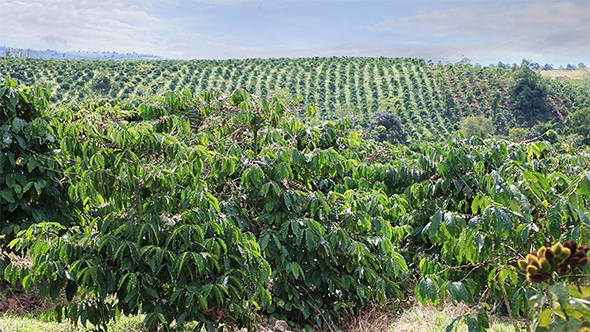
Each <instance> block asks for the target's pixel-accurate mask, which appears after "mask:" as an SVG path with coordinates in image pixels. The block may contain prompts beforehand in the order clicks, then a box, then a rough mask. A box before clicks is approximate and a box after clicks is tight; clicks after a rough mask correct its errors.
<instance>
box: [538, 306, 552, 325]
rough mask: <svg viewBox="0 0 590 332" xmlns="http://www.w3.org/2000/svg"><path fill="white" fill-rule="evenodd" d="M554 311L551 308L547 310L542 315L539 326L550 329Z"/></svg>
mask: <svg viewBox="0 0 590 332" xmlns="http://www.w3.org/2000/svg"><path fill="white" fill-rule="evenodd" d="M552 316H553V311H552V310H551V309H549V308H546V309H545V310H543V312H542V313H541V317H539V326H541V327H545V328H549V326H551V322H552V321H553V317H552Z"/></svg>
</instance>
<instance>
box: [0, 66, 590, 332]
mask: <svg viewBox="0 0 590 332" xmlns="http://www.w3.org/2000/svg"><path fill="white" fill-rule="evenodd" d="M400 66H401V65H400ZM463 66H467V65H461V66H459V65H457V67H459V68H455V67H449V68H447V69H448V70H451V69H452V70H457V71H459V69H461V70H463V68H465V67H463ZM402 70H403V68H402ZM404 75H405V74H404ZM413 75H414V76H416V75H417V74H415V73H414V74H413ZM407 76H408V77H410V76H412V75H411V73H409V72H408V73H407ZM409 101H410V104H412V103H414V102H416V100H415V99H412V98H410V99H409ZM295 104H298V105H300V106H299V107H300V108H295V109H294V108H293V107H291V106H293V105H295ZM404 109H406V110H407V109H408V108H407V107H406V108H404ZM410 109H411V108H410ZM317 114H318V109H317V108H315V107H313V106H309V105H301V104H300V101H299V100H297V101H294V102H290V101H286V100H283V99H280V98H277V97H275V98H269V99H267V98H263V97H261V96H258V95H253V94H249V93H246V92H243V91H239V90H238V91H236V92H234V93H233V94H231V95H223V94H221V93H215V94H211V93H203V94H201V95H200V96H197V95H194V94H193V93H192V92H190V91H188V90H183V91H182V92H169V93H166V94H165V95H163V96H162V97H161V98H160V99H159V100H157V101H153V102H151V103H147V102H141V101H125V102H123V101H118V100H114V101H109V100H87V101H85V102H82V103H79V104H74V105H70V106H62V107H60V108H58V109H56V110H54V111H53V113H52V114H51V115H52V121H51V127H52V128H53V133H54V135H55V137H56V138H57V139H58V140H59V144H60V146H59V147H60V153H59V155H58V157H59V159H60V164H61V165H64V166H63V169H62V171H63V174H62V180H61V181H62V182H63V183H67V184H68V190H67V193H68V199H69V200H70V201H71V207H72V208H73V209H75V211H72V215H76V216H77V218H76V219H75V222H73V223H72V224H70V225H69V227H64V226H63V225H61V224H60V223H56V222H43V223H39V224H36V225H34V226H32V227H30V228H28V229H26V230H23V231H21V233H20V235H19V236H18V237H17V238H16V239H15V240H13V241H12V242H11V246H12V248H14V249H15V250H17V249H18V250H21V251H27V250H28V254H29V255H31V257H34V260H33V263H32V265H31V266H30V267H26V266H20V265H17V264H15V263H13V264H10V265H8V267H7V268H6V271H5V275H6V277H7V278H8V279H10V280H11V281H14V282H16V281H17V280H20V281H21V282H22V283H23V284H24V285H25V287H29V286H30V285H32V284H38V285H40V289H41V293H42V295H43V296H45V297H50V298H51V297H55V296H58V295H59V294H60V292H65V294H66V296H67V297H68V299H69V300H70V301H71V302H69V303H68V305H67V306H65V307H64V308H63V309H61V311H60V313H61V314H62V315H63V316H65V317H69V318H70V319H72V320H75V321H81V322H83V323H85V322H90V323H92V324H95V325H97V326H99V327H100V328H103V329H104V328H105V326H106V325H105V324H106V322H107V321H108V320H109V319H112V318H113V317H117V316H118V315H119V314H121V313H124V314H133V313H137V312H140V311H141V312H143V313H144V314H145V315H146V316H145V317H146V318H145V323H146V325H147V326H148V327H149V328H150V329H156V328H157V327H158V326H161V327H162V328H163V329H174V328H179V327H181V326H182V325H183V324H185V323H188V322H190V321H194V322H197V324H198V325H199V326H200V327H205V328H207V329H209V330H213V329H220V328H225V327H250V326H252V325H253V324H255V323H256V322H257V321H258V320H259V319H260V318H261V316H267V315H269V316H273V317H276V318H281V319H285V320H287V321H289V323H290V324H292V325H295V326H297V327H300V328H306V329H308V330H312V329H317V328H319V327H320V326H322V327H323V326H325V325H328V326H333V325H334V324H337V322H338V319H339V317H342V316H343V315H354V314H356V313H357V312H358V311H359V310H360V309H361V308H363V307H365V306H369V305H378V304H383V303H386V302H387V300H389V299H391V298H395V297H401V296H404V294H405V293H406V292H408V291H409V290H407V289H405V287H404V285H406V284H407V282H409V281H414V282H413V284H415V285H416V286H415V289H414V291H415V296H416V298H417V299H418V300H420V301H422V302H423V303H425V304H427V303H442V302H443V301H444V300H445V299H450V300H451V302H453V303H459V302H467V303H474V302H478V303H482V304H483V307H484V308H487V306H486V305H485V304H490V306H489V307H494V306H492V305H491V304H493V303H500V304H503V306H502V305H500V307H501V308H502V310H505V312H509V313H510V314H512V315H514V316H517V315H522V314H524V313H526V312H527V309H528V307H527V303H528V302H527V301H528V297H529V295H530V292H528V290H527V288H526V287H527V286H526V281H525V276H524V275H523V274H519V272H518V269H517V268H516V267H515V266H514V263H515V262H516V261H517V260H518V259H522V258H524V257H521V253H520V250H519V249H518V248H523V247H539V246H541V245H545V244H546V243H553V242H557V241H564V240H565V239H575V240H577V241H578V242H579V243H587V241H588V238H589V236H590V219H589V217H588V213H589V208H588V206H589V205H588V204H589V203H590V173H588V169H590V161H589V160H590V157H589V156H588V154H587V152H584V151H582V150H577V149H576V148H575V147H574V148H573V149H571V150H566V151H561V150H557V149H556V148H555V147H554V146H552V145H550V144H549V143H547V142H545V141H538V140H537V141H532V142H525V143H519V144H515V143H512V142H507V141H503V140H498V139H493V138H491V139H486V140H483V139H482V138H480V137H470V138H468V139H462V138H461V139H459V138H453V139H452V140H450V141H449V142H446V143H415V144H412V145H411V146H409V147H406V146H403V145H392V144H382V143H380V142H375V141H374V140H363V139H362V136H361V132H358V131H353V130H351V123H350V120H349V119H346V118H345V119H338V120H336V121H324V120H321V119H320V117H319V116H318V115H317ZM319 114H321V110H320V111H319ZM384 118H386V120H387V116H386V117H384ZM394 120H395V119H394ZM386 123H387V122H385V121H383V122H382V124H381V125H382V126H383V127H384V128H385V124H386ZM393 123H397V124H401V120H400V121H399V122H396V121H393ZM375 128H377V127H375ZM433 130H434V129H433ZM412 279H413V280H412ZM460 321H463V322H466V323H467V325H468V327H469V328H470V329H472V330H473V331H476V330H484V329H485V328H486V326H487V312H486V311H485V310H484V309H482V311H481V312H480V313H479V314H478V315H477V317H471V316H462V317H459V318H458V319H457V320H456V321H455V322H454V323H453V324H452V326H451V327H450V330H452V329H453V327H456V326H457V325H458V324H459V322H460Z"/></svg>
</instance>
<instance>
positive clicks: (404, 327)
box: [0, 303, 524, 332]
mask: <svg viewBox="0 0 590 332" xmlns="http://www.w3.org/2000/svg"><path fill="white" fill-rule="evenodd" d="M470 313H473V311H472V309H470V308H469V307H468V306H466V305H458V306H453V305H452V304H445V305H444V306H443V307H433V306H429V307H424V306H422V305H421V304H420V303H404V304H396V305H392V306H387V307H385V308H369V309H367V310H365V311H364V312H362V313H361V314H360V315H358V316H356V317H349V318H348V319H345V321H344V322H343V325H342V327H343V329H344V331H347V332H384V331H385V332H386V331H389V332H425V331H433V332H436V331H441V332H443V331H445V329H446V327H447V326H448V325H449V324H451V322H452V321H453V319H455V317H457V316H460V315H466V314H470ZM44 320H45V321H44ZM46 320H47V319H46V318H44V316H43V315H41V316H38V315H37V316H32V315H29V316H14V315H4V316H0V331H1V332H85V331H90V328H88V329H85V328H83V327H82V326H80V325H78V326H73V325H72V324H69V323H57V322H55V321H46ZM142 320H143V317H142V316H133V317H123V318H121V319H120V320H119V321H117V322H111V323H110V324H109V326H108V330H109V331H111V332H144V331H145V329H144V328H143V324H142ZM490 324H491V326H490V329H489V330H488V331H489V332H516V331H515V329H514V326H512V324H511V323H510V322H509V321H508V320H507V319H505V318H502V317H490ZM520 328H521V329H522V330H524V327H523V326H520ZM456 331H458V332H466V331H467V325H465V324H463V323H461V324H459V326H458V328H457V330H456Z"/></svg>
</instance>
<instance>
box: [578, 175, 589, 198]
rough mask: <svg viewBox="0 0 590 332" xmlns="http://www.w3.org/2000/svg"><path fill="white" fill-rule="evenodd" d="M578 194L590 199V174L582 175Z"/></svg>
mask: <svg viewBox="0 0 590 332" xmlns="http://www.w3.org/2000/svg"><path fill="white" fill-rule="evenodd" d="M578 192H579V193H580V194H582V195H584V196H586V198H590V172H586V174H584V175H582V180H581V181H580V184H579V185H578Z"/></svg>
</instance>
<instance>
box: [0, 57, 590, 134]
mask: <svg viewBox="0 0 590 332" xmlns="http://www.w3.org/2000/svg"><path fill="white" fill-rule="evenodd" d="M554 72H555V73H556V72H558V71H542V72H541V73H542V74H543V75H544V76H545V75H553V73H554ZM0 73H3V74H5V75H9V76H11V77H13V78H16V79H18V80H19V81H20V82H22V83H23V84H29V85H31V84H47V85H48V86H49V87H50V88H51V89H52V91H53V95H52V101H53V102H54V103H61V102H75V101H80V100H83V99H84V98H86V97H88V96H95V97H106V98H122V99H125V98H141V99H145V98H150V96H162V95H164V94H166V92H168V91H180V90H184V89H189V90H191V91H192V92H193V93H195V94H196V95H200V94H201V93H203V92H213V91H219V92H221V93H224V94H228V93H232V92H233V91H235V90H236V89H245V90H246V91H249V92H251V93H254V94H257V95H260V96H262V97H265V98H268V97H272V96H278V97H283V98H285V99H288V100H293V99H295V98H297V101H298V103H297V104H298V105H315V106H316V107H318V108H319V110H320V114H321V115H323V116H324V117H327V118H338V117H342V116H349V117H350V118H351V119H352V121H353V122H354V124H361V125H366V124H368V123H369V122H370V121H371V119H372V117H373V114H374V112H376V111H387V110H390V111H392V112H394V113H395V114H396V115H397V116H398V117H399V119H400V121H401V123H402V124H403V125H404V126H405V127H406V129H407V131H408V133H409V136H408V137H409V139H410V140H412V141H416V142H421V141H425V140H428V141H441V140H445V139H448V138H449V137H450V134H451V133H452V132H455V131H456V130H458V129H460V126H459V123H460V120H461V119H462V118H463V117H466V116H485V117H488V118H490V119H492V120H493V122H494V126H495V130H496V132H497V133H498V134H500V135H508V128H516V127H531V126H532V125H533V124H534V122H535V121H534V120H532V119H528V118H519V117H518V116H516V115H515V114H514V110H515V105H514V101H513V98H512V97H511V96H510V91H509V90H510V88H511V86H513V85H514V84H515V78H514V76H513V73H512V69H503V68H499V67H482V66H479V65H476V66H473V65H471V64H463V63H457V64H442V63H439V64H432V63H431V64H428V63H426V62H425V61H424V60H423V59H401V58H395V59H392V58H313V59H248V60H218V61H197V60H195V61H173V60H166V61H119V62H117V61H87V60H80V61H77V60H73V61H58V60H53V61H48V60H40V59H19V58H2V59H0ZM573 73H577V72H575V71H568V74H573ZM580 82H585V83H584V84H580ZM544 85H546V86H547V90H548V92H549V94H548V96H547V98H546V102H547V105H548V107H549V110H548V114H549V116H548V118H557V117H565V116H567V114H568V113H570V112H571V111H573V110H575V109H577V108H579V107H580V106H582V105H590V97H588V93H587V91H588V89H589V85H588V80H587V79H583V80H581V81H580V80H575V82H574V81H572V80H566V81H560V80H555V79H551V80H547V81H546V82H545V83H544ZM524 122H527V123H524ZM535 134H536V133H532V134H531V136H534V135H535Z"/></svg>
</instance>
